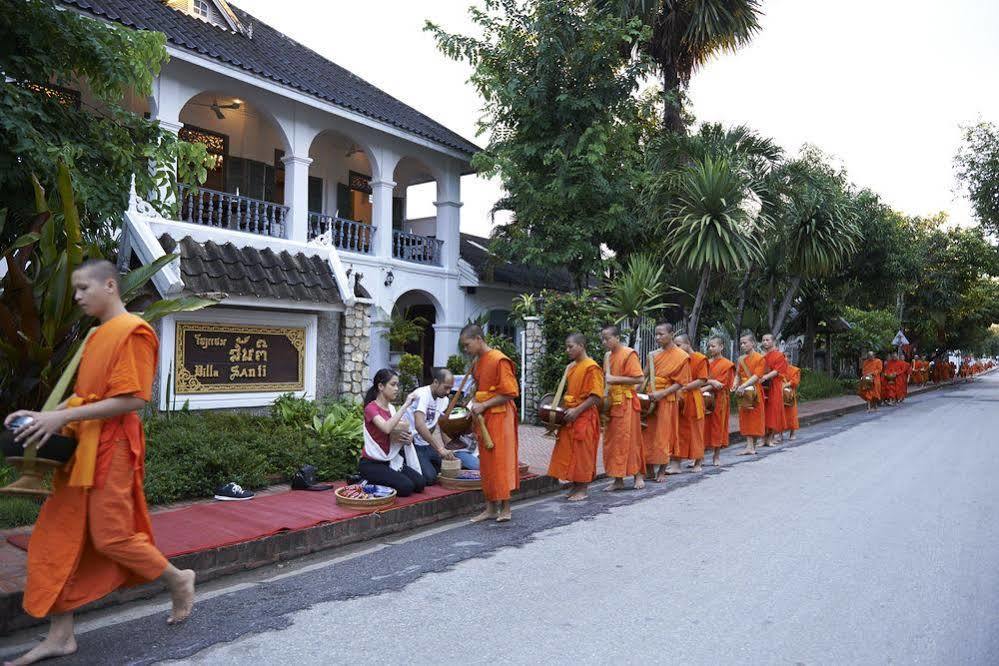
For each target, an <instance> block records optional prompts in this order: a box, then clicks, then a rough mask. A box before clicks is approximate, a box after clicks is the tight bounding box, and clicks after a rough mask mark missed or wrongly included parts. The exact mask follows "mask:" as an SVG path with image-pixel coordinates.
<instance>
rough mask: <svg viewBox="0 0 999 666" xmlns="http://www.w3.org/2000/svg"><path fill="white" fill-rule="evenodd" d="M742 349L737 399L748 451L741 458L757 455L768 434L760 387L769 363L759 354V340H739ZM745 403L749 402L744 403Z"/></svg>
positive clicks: (749, 338) (740, 425)
mask: <svg viewBox="0 0 999 666" xmlns="http://www.w3.org/2000/svg"><path fill="white" fill-rule="evenodd" d="M739 349H740V350H741V351H742V356H740V357H739V360H738V362H737V363H736V364H735V365H736V371H737V372H738V380H737V381H738V383H737V384H736V387H735V396H736V399H737V400H739V401H740V404H739V433H740V434H741V435H742V436H743V437H745V438H746V448H745V450H743V451H742V452H741V453H739V455H740V456H748V455H755V454H756V447H757V445H758V444H759V441H760V438H762V437H763V435H764V434H765V433H766V428H767V425H766V412H765V410H766V405H765V404H764V403H765V400H766V398H765V396H764V395H763V391H762V390H761V387H760V386H759V383H760V379H761V378H762V377H763V375H765V374H766V373H767V362H766V361H764V360H763V355H762V354H760V353H759V352H758V351H756V337H755V336H754V335H753V334H752V333H746V334H745V335H743V336H742V337H741V338H739ZM750 393H752V394H754V395H755V399H754V400H749V399H746V396H747V395H748V394H750ZM743 400H745V402H743Z"/></svg>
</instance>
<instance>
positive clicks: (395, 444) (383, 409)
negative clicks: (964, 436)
mask: <svg viewBox="0 0 999 666" xmlns="http://www.w3.org/2000/svg"><path fill="white" fill-rule="evenodd" d="M398 394H399V375H397V374H396V373H395V372H394V371H392V370H389V369H388V368H382V369H381V370H379V371H378V372H377V373H375V380H374V384H373V385H372V387H371V388H370V389H368V392H367V394H365V396H364V449H363V450H362V451H361V461H360V463H358V466H357V471H358V474H360V475H361V476H362V477H363V478H364V479H366V480H367V481H368V483H376V484H378V485H380V486H388V487H389V488H395V491H396V494H397V495H398V496H399V497H408V496H409V495H412V494H413V493H414V492H417V493H422V492H423V489H424V487H425V485H426V484H425V482H424V480H423V474H422V473H421V472H420V460H419V458H418V457H417V455H416V448H415V447H414V446H413V435H412V433H411V432H410V430H409V427H408V424H407V422H406V421H405V420H402V417H403V414H405V413H406V410H407V409H409V405H410V403H412V402H413V396H412V395H409V396H407V397H406V403H405V404H404V405H403V406H402V408H401V409H399V410H398V411H396V409H395V407H393V406H392V401H393V400H395V397H396V396H397V395H398ZM400 421H401V423H400Z"/></svg>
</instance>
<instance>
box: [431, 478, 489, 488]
mask: <svg viewBox="0 0 999 666" xmlns="http://www.w3.org/2000/svg"><path fill="white" fill-rule="evenodd" d="M437 482H438V483H439V484H440V485H441V488H447V489H448V490H482V479H454V478H451V477H449V476H439V477H437Z"/></svg>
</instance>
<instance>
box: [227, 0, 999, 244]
mask: <svg viewBox="0 0 999 666" xmlns="http://www.w3.org/2000/svg"><path fill="white" fill-rule="evenodd" d="M471 3H472V0H433V1H432V2H414V1H413V0H365V1H364V2H347V1H346V0H333V1H329V0H283V1H282V2H274V1H273V0H235V1H234V3H233V4H236V5H237V6H239V7H241V8H243V9H245V10H246V11H248V12H250V13H251V14H253V15H254V16H256V17H257V18H259V19H260V20H262V21H264V22H266V23H268V24H270V25H272V26H273V27H275V28H277V29H278V30H281V31H282V32H284V33H285V34H287V35H289V36H290V37H292V38H293V39H295V40H296V41H299V42H301V43H303V44H305V45H306V46H309V47H310V48H312V49H314V50H316V51H318V52H319V53H321V54H323V55H324V56H325V57H327V58H329V59H330V60H333V61H334V62H336V63H338V64H339V65H341V66H343V67H346V68H347V69H348V70H350V71H352V72H353V73H354V74H356V75H358V76H359V77H361V78H363V79H365V80H367V81H369V82H371V83H372V84H374V85H376V86H378V87H379V88H381V89H383V90H385V91H386V92H388V93H389V94H391V95H393V96H395V97H397V98H399V99H401V100H402V101H403V102H406V103H407V104H409V105H410V106H412V107H414V108H416V109H418V110H420V111H422V112H423V113H426V114H427V115H429V116H430V117H432V118H434V119H435V120H437V121H438V122H440V123H442V124H444V125H445V126H447V127H449V128H451V129H453V130H455V131H456V132H458V133H459V134H461V135H462V136H464V137H466V138H468V139H471V140H472V141H474V142H476V143H479V144H480V145H481V144H482V143H484V141H483V140H481V139H477V138H476V137H475V121H476V119H477V118H478V116H479V108H480V100H479V98H478V96H477V95H476V94H475V91H474V90H473V89H472V87H471V86H470V85H469V84H467V83H466V81H467V78H468V75H469V73H470V70H469V68H468V67H466V66H465V65H463V64H458V63H455V62H452V61H450V60H448V59H446V58H445V57H444V56H443V55H441V54H440V53H439V52H438V51H437V49H436V47H435V45H434V42H433V39H432V38H431V36H430V35H429V34H427V33H424V32H423V31H422V28H423V23H424V21H425V20H426V19H428V18H429V19H431V20H433V21H435V22H437V23H440V24H442V25H443V26H444V27H445V28H447V29H449V30H452V31H457V32H468V31H470V30H471V29H472V24H471V23H470V21H469V20H468V14H467V8H468V6H469V5H470V4H471ZM764 10H765V12H766V16H764V18H763V30H762V32H761V33H760V34H759V35H758V36H757V37H756V39H755V40H754V42H753V43H752V44H751V45H750V46H749V47H747V48H745V49H743V50H741V51H740V52H738V53H736V54H726V55H724V56H721V57H719V58H717V59H716V60H715V61H713V62H711V63H709V64H708V66H707V67H705V68H704V69H703V70H702V71H700V72H699V73H697V74H696V75H695V77H694V80H693V83H692V85H691V90H690V94H691V97H692V102H693V106H692V109H693V111H694V113H695V115H696V116H697V118H698V119H699V120H710V121H720V122H723V123H726V124H736V123H746V124H749V125H751V126H752V127H754V128H756V129H757V130H759V131H761V132H762V133H764V134H767V135H769V136H772V137H774V138H775V139H777V141H778V142H779V143H780V144H781V145H783V146H784V147H785V148H786V149H788V150H791V151H795V150H797V148H798V147H799V146H800V145H801V144H802V143H803V142H809V143H813V144H815V145H817V146H819V147H820V148H822V149H823V150H825V151H826V152H828V153H831V154H833V155H834V156H836V157H838V158H839V159H840V160H842V162H843V163H844V164H845V166H846V168H847V170H848V171H849V173H850V177H851V179H852V180H853V181H854V182H855V183H856V184H858V185H860V186H868V187H870V188H872V189H873V190H875V191H877V192H878V193H880V194H881V195H882V196H883V197H884V199H885V200H886V201H887V202H888V203H889V204H890V205H892V206H894V207H895V208H897V209H899V210H901V211H903V212H906V213H909V214H932V213H935V212H937V211H940V210H944V211H947V212H948V213H949V214H950V215H951V218H952V220H953V221H954V222H956V223H958V224H970V223H971V222H972V220H971V213H970V208H969V206H968V204H967V202H966V201H965V200H964V199H963V198H961V197H959V196H956V195H955V190H956V183H955V180H954V175H953V174H954V172H953V162H952V158H953V155H954V153H955V152H956V150H957V148H958V144H959V138H960V134H959V125H960V124H964V123H969V122H974V121H976V120H978V119H986V120H994V121H999V85H997V80H996V73H997V71H999V40H997V39H996V31H997V28H999V2H997V1H995V0H977V1H976V0H948V1H947V2H939V1H936V2H930V1H929V0H836V1H835V2H832V1H830V0H764ZM410 194H411V198H412V199H411V203H410V210H409V214H410V217H420V216H423V215H433V214H434V211H433V206H432V205H431V203H430V202H431V201H432V197H433V193H432V192H431V191H421V192H411V193H410ZM499 194H500V189H499V187H498V185H497V184H496V183H492V182H488V181H485V180H483V179H480V178H478V177H476V176H469V177H466V178H465V179H464V180H463V182H462V199H463V200H464V203H465V206H464V208H463V209H462V229H463V230H465V231H469V232H471V233H479V234H483V235H485V234H487V233H488V231H489V228H490V222H489V209H490V207H491V206H492V204H493V202H494V201H495V200H496V199H497V198H498V196H499Z"/></svg>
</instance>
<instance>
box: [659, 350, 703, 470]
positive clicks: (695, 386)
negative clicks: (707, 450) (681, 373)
mask: <svg viewBox="0 0 999 666" xmlns="http://www.w3.org/2000/svg"><path fill="white" fill-rule="evenodd" d="M673 339H674V340H675V341H676V344H677V346H678V347H680V349H682V350H683V351H685V352H687V356H689V357H690V381H689V382H688V383H687V385H686V386H684V387H683V391H681V393H680V396H681V399H682V400H683V401H684V403H683V407H681V408H680V451H679V454H678V455H677V456H676V457H675V458H673V459H671V460H670V461H669V469H668V470H666V473H667V474H677V473H679V472H680V460H681V459H684V458H685V459H687V460H691V461H693V464H692V465H691V468H692V469H693V470H694V471H695V472H700V471H701V469H702V468H701V465H702V463H703V462H704V396H703V395H701V388H703V387H704V386H705V385H707V383H708V357H707V356H705V355H704V354H702V353H701V352H699V351H694V348H693V347H691V346H690V336H688V335H687V334H686V333H680V334H679V335H677V336H675V337H674V338H673Z"/></svg>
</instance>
